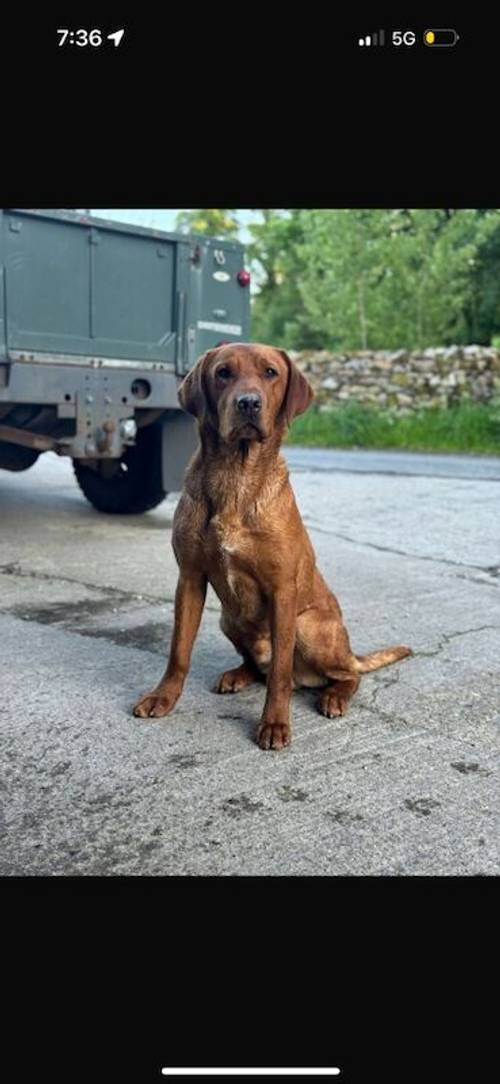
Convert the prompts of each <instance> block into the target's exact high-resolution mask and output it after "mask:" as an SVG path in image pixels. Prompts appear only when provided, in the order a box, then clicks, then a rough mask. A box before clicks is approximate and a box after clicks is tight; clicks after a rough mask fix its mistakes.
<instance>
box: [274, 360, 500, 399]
mask: <svg viewBox="0 0 500 1084" xmlns="http://www.w3.org/2000/svg"><path fill="white" fill-rule="evenodd" d="M289 353H290V356H291V357H292V358H293V360H294V361H295V362H296V364H297V365H298V366H299V368H300V369H301V370H302V371H303V372H304V373H305V374H306V375H307V377H308V380H310V382H311V384H312V386H313V388H314V391H315V401H316V405H317V406H318V408H319V409H320V410H331V409H332V408H333V407H335V406H338V405H339V404H340V403H345V402H347V401H349V400H354V401H356V402H358V403H363V404H370V405H372V406H378V407H381V408H384V409H393V410H396V411H398V412H399V413H408V412H409V411H411V410H421V409H431V408H433V407H447V406H452V405H454V404H455V403H459V402H460V401H461V400H463V399H469V400H473V401H475V402H481V403H486V402H489V401H490V400H492V399H495V398H498V399H500V351H499V350H496V349H494V348H493V347H489V346H450V347H436V348H434V347H430V348H429V349H428V350H423V351H421V352H420V353H419V352H416V351H414V352H410V351H407V350H397V351H392V352H391V351H383V350H378V351H369V350H360V351H358V352H357V353H353V354H332V353H329V352H328V351H327V350H319V351H317V350H305V351H302V352H300V353H298V352H294V351H289Z"/></svg>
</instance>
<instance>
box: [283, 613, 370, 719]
mask: <svg viewBox="0 0 500 1084" xmlns="http://www.w3.org/2000/svg"><path fill="white" fill-rule="evenodd" d="M295 651H296V655H299V656H300V667H298V668H297V678H298V682H300V684H303V685H306V686H309V687H314V686H315V685H316V686H318V685H324V686H326V688H324V689H323V691H322V693H321V695H320V697H319V699H318V708H319V710H320V712H321V713H322V715H326V716H328V718H330V719H331V718H333V716H335V715H343V714H344V712H345V710H346V708H347V705H348V703H349V701H350V699H351V697H352V696H354V693H355V692H356V690H357V688H358V686H359V683H360V680H361V679H360V675H359V674H358V672H357V670H356V663H355V656H354V655H353V654H352V651H351V646H350V643H349V637H348V634H347V630H346V628H345V626H344V625H343V623H342V620H341V618H339V616H338V614H337V612H335V611H330V610H328V609H325V610H320V609H317V608H312V609H310V610H305V611H304V612H303V613H302V614H299V616H298V618H297V640H296V647H295ZM308 671H309V673H308Z"/></svg>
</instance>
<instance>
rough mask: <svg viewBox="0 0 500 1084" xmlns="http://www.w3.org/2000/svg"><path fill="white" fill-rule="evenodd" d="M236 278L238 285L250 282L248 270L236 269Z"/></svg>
mask: <svg viewBox="0 0 500 1084" xmlns="http://www.w3.org/2000/svg"><path fill="white" fill-rule="evenodd" d="M236 278H237V279H238V282H239V284H240V286H248V284H249V282H250V272H249V271H238V274H237V275H236Z"/></svg>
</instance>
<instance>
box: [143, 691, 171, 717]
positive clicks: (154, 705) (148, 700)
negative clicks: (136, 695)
mask: <svg viewBox="0 0 500 1084" xmlns="http://www.w3.org/2000/svg"><path fill="white" fill-rule="evenodd" d="M179 695H180V694H179V692H177V690H169V689H166V688H163V689H161V688H160V689H153V692H151V693H145V694H144V696H141V699H140V700H138V701H137V704H136V705H135V707H134V715H136V716H137V717H138V718H139V719H159V718H160V716H161V715H168V713H169V712H170V711H172V708H173V707H174V705H175V704H176V702H177V700H178V699H179Z"/></svg>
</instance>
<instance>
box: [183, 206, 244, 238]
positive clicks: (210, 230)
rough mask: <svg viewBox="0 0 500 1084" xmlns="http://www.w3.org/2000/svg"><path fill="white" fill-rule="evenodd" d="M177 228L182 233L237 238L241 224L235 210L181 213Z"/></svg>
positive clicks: (204, 210) (202, 210) (203, 210)
mask: <svg viewBox="0 0 500 1084" xmlns="http://www.w3.org/2000/svg"><path fill="white" fill-rule="evenodd" d="M176 228H177V229H178V230H180V231H181V232H182V233H200V234H202V235H205V236H207V237H218V238H221V239H223V238H225V237H227V238H229V239H231V238H236V237H237V236H238V230H239V223H238V219H237V217H236V214H235V211H234V209H232V210H229V211H227V210H224V211H221V210H215V211H209V210H206V209H205V208H202V209H201V210H198V211H180V213H179V214H178V215H177V219H176Z"/></svg>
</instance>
